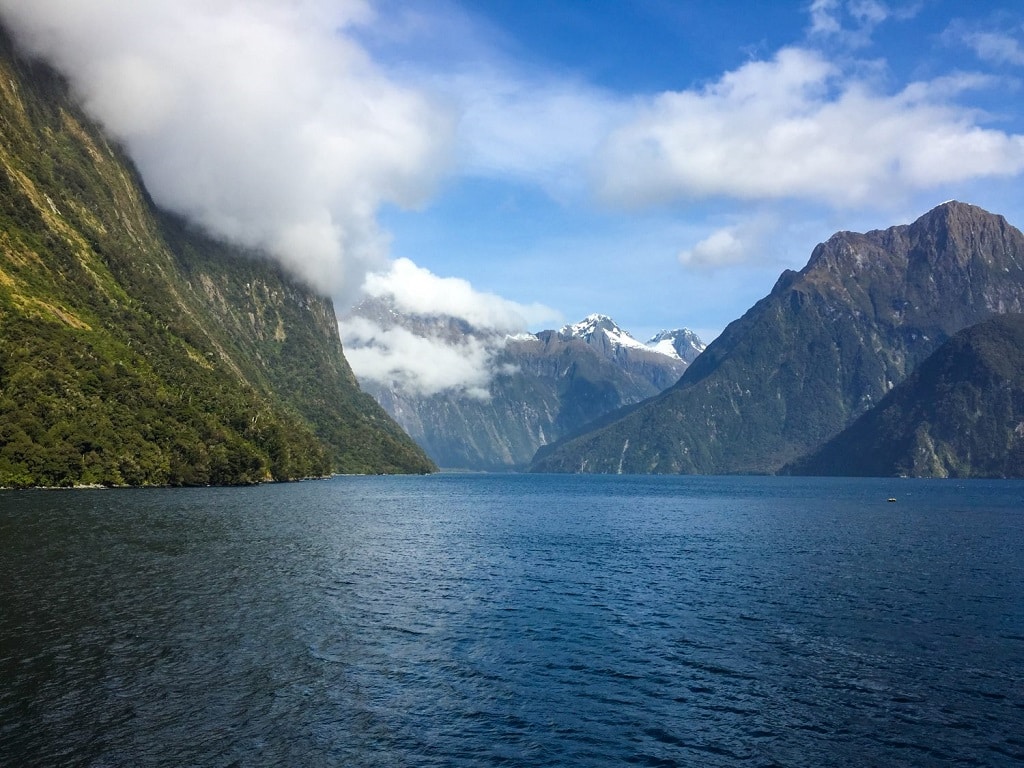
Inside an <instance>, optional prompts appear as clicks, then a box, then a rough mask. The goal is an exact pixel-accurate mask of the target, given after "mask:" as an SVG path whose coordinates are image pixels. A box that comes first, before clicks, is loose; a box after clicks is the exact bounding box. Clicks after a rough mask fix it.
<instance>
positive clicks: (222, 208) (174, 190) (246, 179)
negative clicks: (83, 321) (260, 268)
mask: <svg viewBox="0 0 1024 768" xmlns="http://www.w3.org/2000/svg"><path fill="white" fill-rule="evenodd" d="M0 15H2V18H3V20H4V22H5V23H6V24H7V25H9V27H10V28H11V29H13V31H14V32H15V35H16V37H17V39H18V41H19V43H20V44H21V45H22V46H23V47H25V48H26V49H27V50H28V51H29V52H31V53H33V54H35V55H38V56H41V57H43V58H45V59H47V60H48V61H50V62H51V63H53V64H54V65H56V66H57V67H58V68H59V69H60V70H61V71H62V72H63V73H64V74H65V75H66V76H67V77H68V78H69V80H70V82H71V85H72V87H73V89H74V90H75V92H76V93H77V94H78V96H79V97H80V98H81V99H82V101H83V103H84V105H85V107H86V109H87V110H88V111H89V112H90V114H91V115H93V116H94V117H95V118H96V119H98V120H99V121H100V122H101V123H102V124H103V125H104V126H105V127H106V128H107V129H108V130H109V131H110V132H111V133H112V134H113V135H114V136H115V137H116V138H118V139H119V140H120V141H121V142H122V143H123V144H124V145H125V146H126V147H127V149H128V151H129V153H130V154H131V156H132V158H133V159H134V161H135V162H136V164H137V166H138V167H139V170H140V172H141V174H142V176H143V178H144V180H145V183H146V186H147V189H148V190H149V191H150V193H151V194H152V195H153V197H154V199H155V200H156V201H157V202H158V203H159V204H160V205H161V206H163V207H165V208H168V209H170V210H173V211H175V212H177V213H180V214H183V215H185V216H187V217H188V218H189V219H191V220H192V221H194V222H196V223H198V224H200V225H201V226H203V227H204V228H206V229H207V230H208V231H209V232H210V233H212V234H214V235H217V236H220V237H223V238H226V239H229V240H231V241H234V242H237V243H240V244H242V245H245V246H251V247H256V248H261V249H265V250H267V251H269V252H270V253H271V254H272V255H274V256H276V257H278V258H279V259H280V260H281V261H282V262H283V263H284V264H285V265H286V266H287V267H288V268H290V269H291V271H293V272H294V273H295V274H297V275H298V276H300V277H302V278H304V279H305V280H306V281H308V282H309V283H311V284H312V285H314V286H316V287H317V288H319V289H321V290H322V291H324V292H325V293H330V294H333V295H335V296H340V295H344V294H346V293H350V292H351V291H353V290H354V289H356V288H358V286H359V285H360V284H361V282H362V277H363V275H364V273H365V272H366V270H367V269H369V268H375V267H379V266H380V265H381V264H382V263H383V260H384V258H385V254H386V250H387V239H386V237H385V235H384V234H383V233H382V232H381V231H380V229H379V227H378V225H377V222H376V219H375V214H376V211H377V209H378V207H379V206H380V205H382V204H384V203H392V204H396V205H400V206H415V205H417V204H419V203H421V202H422V201H423V200H424V199H425V197H426V196H427V195H428V194H429V192H430V190H431V188H432V185H433V183H434V181H435V179H436V177H437V176H438V174H439V172H440V171H441V170H442V169H443V168H444V167H445V165H446V163H447V162H448V160H449V157H448V151H449V148H450V143H449V142H450V139H451V137H452V133H453V130H454V121H453V119H452V118H451V116H450V115H449V114H448V113H447V112H446V111H443V110H441V109H439V108H437V107H436V106H435V105H434V104H432V103H431V102H429V101H428V100H427V99H425V98H424V97H423V96H422V95H421V94H420V93H418V92H417V91H415V90H412V89H410V88H408V87H405V86H403V85H401V84H399V83H397V82H395V81H393V80H392V79H389V77H388V76H387V75H386V74H384V73H383V72H382V71H381V70H380V69H379V68H378V67H377V66H376V65H375V64H374V62H373V61H372V60H371V59H370V57H369V56H367V54H366V53H365V51H364V50H363V49H362V48H361V47H360V46H359V45H358V44H357V43H356V42H354V39H353V36H352V34H350V33H351V32H352V31H353V30H355V29H356V28H358V27H359V26H360V25H366V24H372V23H373V22H374V17H373V12H372V9H371V7H370V5H369V4H368V3H367V2H364V0H219V1H218V2H208V1H207V0H147V2H139V3H126V2H123V0H83V1H81V2H74V3H67V2H65V0H32V2H23V1H22V0H0Z"/></svg>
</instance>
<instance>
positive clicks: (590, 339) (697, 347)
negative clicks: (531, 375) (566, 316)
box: [559, 314, 706, 363]
mask: <svg viewBox="0 0 1024 768" xmlns="http://www.w3.org/2000/svg"><path fill="white" fill-rule="evenodd" d="M559 335H561V336H568V337H571V338H576V339H582V340H583V341H586V342H587V343H591V344H592V343H595V342H596V341H601V342H603V341H604V340H605V339H607V343H608V344H610V345H611V346H612V347H613V348H616V347H625V348H628V349H642V350H645V351H647V352H656V353H658V354H661V355H665V356H666V357H671V358H673V359H675V360H682V361H684V362H687V363H689V362H690V361H692V360H693V359H694V358H696V357H697V355H699V354H700V353H701V352H703V351H704V347H705V346H706V345H705V344H704V343H703V342H702V341H701V340H700V338H699V337H698V336H697V334H695V333H694V332H693V331H691V330H689V329H688V328H681V329H678V330H673V331H661V332H660V333H658V334H656V335H655V336H654V338H652V339H651V340H650V341H648V342H647V343H646V344H645V343H643V342H642V341H637V340H636V339H635V338H633V337H632V336H631V335H630V334H629V332H628V331H624V330H622V329H621V328H620V327H619V326H618V325H616V323H615V321H614V320H612V319H611V318H610V317H608V315H599V314H594V315H587V316H586V317H585V318H583V319H582V320H581V321H580V322H578V323H573V324H571V325H564V326H562V329H561V330H560V331H559Z"/></svg>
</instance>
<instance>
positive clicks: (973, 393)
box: [785, 314, 1024, 477]
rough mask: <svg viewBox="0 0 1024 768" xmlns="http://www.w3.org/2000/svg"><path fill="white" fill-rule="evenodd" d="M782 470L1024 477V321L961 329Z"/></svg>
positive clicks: (1009, 318) (1004, 319) (1006, 319)
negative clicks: (867, 407)
mask: <svg viewBox="0 0 1024 768" xmlns="http://www.w3.org/2000/svg"><path fill="white" fill-rule="evenodd" d="M785 471H786V472H787V473H789V474H804V475H875V476H892V475H906V476H910V477H1024V315H1017V314H1013V315H1002V316H998V317H994V318H992V319H990V320H986V321H985V322H983V323H980V324H978V325H975V326H972V327H971V328H968V329H965V330H963V331H960V332H959V333H958V334H956V335H955V336H954V337H953V338H952V339H950V340H949V341H947V342H946V343H945V344H943V345H942V346H941V347H939V349H938V350H936V352H935V353H934V354H933V355H932V356H931V357H929V358H928V359H927V360H925V361H924V362H923V363H921V365H920V366H918V368H917V369H916V370H915V371H914V372H913V373H912V374H911V375H910V377H909V378H908V379H907V380H906V381H904V382H902V383H901V384H900V385H899V386H897V387H896V388H895V389H894V390H893V391H892V392H890V393H889V394H888V395H886V396H885V398H884V399H883V400H882V402H881V403H879V404H878V405H877V406H876V407H875V408H872V409H871V410H870V411H868V412H867V413H865V414H864V415H863V416H861V417H860V418H859V419H857V421H855V422H854V423H853V424H852V425H850V426H849V427H848V428H847V429H846V430H844V431H843V432H841V433H840V434H839V435H837V436H836V437H834V438H833V439H832V440H830V441H829V442H827V443H826V444H825V445H824V446H822V447H821V448H819V449H818V450H817V451H815V452H814V453H812V454H811V455H810V456H808V457H806V458H804V459H800V460H798V461H796V462H794V463H792V464H790V465H788V466H787V467H786V468H785Z"/></svg>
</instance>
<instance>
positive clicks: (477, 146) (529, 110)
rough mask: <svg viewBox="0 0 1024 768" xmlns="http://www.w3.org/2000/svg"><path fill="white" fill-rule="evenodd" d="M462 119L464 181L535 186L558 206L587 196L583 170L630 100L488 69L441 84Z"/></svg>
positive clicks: (564, 81)
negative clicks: (480, 178) (473, 179)
mask: <svg viewBox="0 0 1024 768" xmlns="http://www.w3.org/2000/svg"><path fill="white" fill-rule="evenodd" d="M439 87H440V88H441V89H442V90H443V91H444V92H446V93H448V94H449V95H450V97H451V99H452V100H453V102H454V103H455V104H457V105H458V111H459V114H460V115H461V119H460V121H459V126H458V144H459V163H460V166H461V170H462V172H463V173H466V174H470V175H476V176H484V177H506V178H507V177H511V178H514V179H518V180H520V181H526V182H529V183H535V184H538V185H539V186H540V187H542V188H543V189H544V190H545V191H546V192H548V193H549V194H551V195H553V196H554V197H556V198H565V197H568V196H571V195H578V194H580V193H581V192H583V191H585V183H586V175H585V169H586V167H587V166H588V165H589V163H590V162H591V159H592V157H593V156H594V153H595V152H596V151H597V148H598V147H599V146H600V144H601V142H602V141H603V139H604V137H605V136H607V134H608V132H609V131H610V130H612V128H613V127H614V126H615V125H616V124H617V123H619V122H621V121H622V120H624V119H626V118H627V117H628V115H629V112H630V109H631V107H630V105H629V103H628V102H626V101H625V100H623V99H621V98H618V97H614V96H613V95H611V94H608V93H605V92H603V91H600V90H599V89H597V88H594V87H592V86H588V85H586V84H583V83H580V82H576V81H573V80H567V79H558V78H556V77H548V78H540V77H535V76H534V77H530V76H527V75H526V74H524V73H517V72H510V71H509V70H508V69H506V68H502V67H486V68H484V69H483V70H480V71H475V72H472V73H463V74H460V75H458V76H455V77H452V78H448V79H446V80H444V81H442V82H441V83H440V84H439Z"/></svg>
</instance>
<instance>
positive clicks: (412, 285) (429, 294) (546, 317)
mask: <svg viewBox="0 0 1024 768" xmlns="http://www.w3.org/2000/svg"><path fill="white" fill-rule="evenodd" d="M363 290H364V291H365V293H366V294H367V295H369V296H373V297H375V298H382V297H389V298H391V299H392V300H393V301H394V303H395V306H396V308H397V309H398V310H400V311H401V312H405V313H409V314H417V315H446V316H450V317H455V318H459V319H461V320H465V321H466V322H467V323H469V324H470V325H472V326H473V327H474V328H476V329H478V330H481V331H497V332H500V333H514V332H516V331H522V330H525V329H526V328H527V327H528V326H531V325H536V324H538V323H543V322H548V321H552V322H554V321H556V320H558V319H559V317H560V316H559V314H558V312H556V311H555V310H553V309H551V308H550V307H545V306H544V305H542V304H528V305H527V304H519V303H517V302H514V301H510V300H508V299H505V298H502V297H501V296H498V295H496V294H493V293H485V292H481V291H477V290H475V289H474V288H473V286H472V285H470V283H469V282H468V281H466V280H463V279H461V278H457V277H438V276H437V275H435V274H433V273H432V272H430V270H428V269H424V268H422V267H418V266H416V265H415V264H414V263H413V262H411V261H410V260H409V259H398V260H396V261H395V262H393V263H392V264H391V268H390V270H388V271H387V272H377V273H372V274H370V275H368V276H367V278H366V284H365V285H364V287H363Z"/></svg>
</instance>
